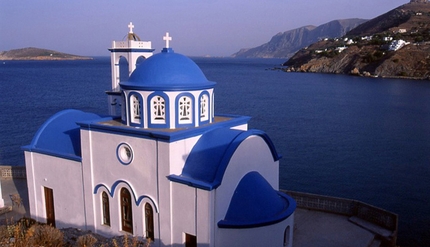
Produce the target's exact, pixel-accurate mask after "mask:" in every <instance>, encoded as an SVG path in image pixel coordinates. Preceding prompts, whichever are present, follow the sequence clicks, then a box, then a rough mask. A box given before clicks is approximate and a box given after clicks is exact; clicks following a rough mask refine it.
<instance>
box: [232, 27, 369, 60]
mask: <svg viewBox="0 0 430 247" xmlns="http://www.w3.org/2000/svg"><path fill="white" fill-rule="evenodd" d="M365 21H366V20H363V19H345V20H335V21H331V22H328V23H325V24H323V25H320V26H318V27H315V26H304V27H301V28H297V29H293V30H289V31H286V32H283V33H278V34H276V35H275V36H273V37H272V38H271V40H270V41H269V42H268V43H265V44H263V45H261V46H258V47H255V48H249V49H241V50H240V51H238V52H236V53H235V54H233V55H232V57H237V58H256V57H259V58H288V57H291V56H292V55H294V53H296V52H297V51H298V50H300V49H301V48H303V47H305V46H308V45H310V44H312V43H314V42H317V41H318V40H320V39H324V38H334V37H341V36H343V35H345V34H346V33H347V32H348V31H350V30H351V29H353V28H354V27H356V26H358V25H359V24H361V23H363V22H365Z"/></svg>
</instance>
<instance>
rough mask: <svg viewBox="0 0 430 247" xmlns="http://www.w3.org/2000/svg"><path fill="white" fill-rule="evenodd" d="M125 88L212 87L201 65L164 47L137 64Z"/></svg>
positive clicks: (182, 88) (191, 88)
mask: <svg viewBox="0 0 430 247" xmlns="http://www.w3.org/2000/svg"><path fill="white" fill-rule="evenodd" d="M120 85H121V87H122V88H123V89H135V90H198V89H207V88H212V87H213V86H214V85H215V83H214V82H211V81H208V79H206V76H205V75H204V74H203V72H202V71H201V69H200V68H199V66H197V64H196V63H195V62H194V61H193V60H191V59H190V58H188V57H186V56H184V55H181V54H177V53H174V52H173V50H172V49H171V48H168V49H166V48H164V49H163V51H162V52H161V53H158V54H156V55H153V56H151V57H149V58H148V59H147V60H145V61H143V62H142V63H141V64H139V65H138V66H137V68H136V69H135V70H134V71H133V73H132V74H131V76H130V78H129V79H128V81H125V82H121V83H120Z"/></svg>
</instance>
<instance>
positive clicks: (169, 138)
mask: <svg viewBox="0 0 430 247" xmlns="http://www.w3.org/2000/svg"><path fill="white" fill-rule="evenodd" d="M217 116H220V117H227V118H229V119H228V120H225V121H220V122H214V123H211V124H207V125H203V126H200V127H196V128H194V127H193V128H181V129H165V130H163V129H143V128H134V127H128V126H126V125H123V124H121V125H110V124H109V125H108V124H103V123H101V122H103V121H107V120H110V119H109V118H106V119H105V120H103V119H101V120H100V119H99V120H96V121H83V122H78V123H77V124H78V125H80V126H81V129H87V130H91V131H99V132H106V133H117V134H121V135H128V136H136V137H147V138H150V139H158V140H160V141H165V142H174V141H178V140H182V139H185V138H189V137H193V136H197V135H201V134H203V133H205V132H207V131H210V130H212V129H214V128H220V127H227V128H230V127H234V126H238V125H242V124H247V123H248V121H249V119H250V117H247V116H235V115H217ZM119 122H120V121H119Z"/></svg>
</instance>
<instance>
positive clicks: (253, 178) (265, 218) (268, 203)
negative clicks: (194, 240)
mask: <svg viewBox="0 0 430 247" xmlns="http://www.w3.org/2000/svg"><path fill="white" fill-rule="evenodd" d="M295 210H296V202H295V201H294V200H293V199H292V198H291V197H289V196H287V195H286V194H284V193H282V192H279V191H276V190H275V189H273V188H272V186H271V185H270V184H269V183H268V182H267V181H266V180H265V179H264V178H263V176H261V174H260V173H258V172H255V171H253V172H249V173H248V174H246V175H245V176H244V177H243V178H242V180H240V182H239V184H238V185H237V187H236V190H235V191H234V194H233V197H232V199H231V201H230V205H229V207H228V210H227V213H226V216H225V219H224V220H221V221H219V222H218V226H219V227H221V228H252V227H260V226H267V225H272V224H275V223H278V222H280V221H282V220H284V219H286V218H288V217H289V216H290V215H291V214H293V213H294V211H295Z"/></svg>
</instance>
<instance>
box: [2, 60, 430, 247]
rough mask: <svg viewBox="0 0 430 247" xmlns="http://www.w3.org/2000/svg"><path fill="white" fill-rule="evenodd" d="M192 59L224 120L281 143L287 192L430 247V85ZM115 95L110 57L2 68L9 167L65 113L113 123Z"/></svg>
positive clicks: (265, 63)
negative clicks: (365, 210)
mask: <svg viewBox="0 0 430 247" xmlns="http://www.w3.org/2000/svg"><path fill="white" fill-rule="evenodd" d="M192 59H193V60H194V61H195V62H196V63H197V64H198V65H199V66H200V68H201V69H202V71H203V72H204V74H205V75H206V77H207V78H208V79H209V80H211V81H215V82H216V83H217V85H216V87H215V94H216V97H215V114H236V115H246V116H250V117H252V118H251V120H250V122H249V127H250V128H254V129H261V130H263V131H265V132H266V133H267V134H268V135H269V136H270V137H271V138H272V141H273V142H274V144H275V146H276V148H277V150H278V152H279V153H280V154H281V155H282V159H281V160H280V188H281V189H286V190H295V191H302V192H308V193H317V194H323V195H329V196H336V197H345V198H350V199H355V200H360V201H363V202H365V203H369V204H372V205H374V206H377V207H381V208H383V209H386V210H389V211H391V212H394V213H396V214H398V215H399V233H398V242H397V243H398V244H399V245H400V246H430V81H420V80H403V79H382V78H365V77H353V76H346V75H334V74H314V73H286V72H283V71H280V70H276V69H273V68H275V67H280V64H281V63H283V62H285V61H284V60H281V59H233V58H192ZM123 74H126V73H123ZM122 79H126V78H122ZM110 87H111V71H110V58H109V57H95V58H94V59H93V60H83V61H0V109H1V110H0V130H1V131H0V165H12V166H21V165H24V154H23V151H22V150H21V147H22V146H24V145H28V144H30V143H31V141H32V138H33V136H34V134H35V133H36V131H37V130H38V128H39V127H40V126H41V125H42V124H43V123H44V121H46V120H47V119H48V118H49V117H50V116H52V115H53V114H55V113H56V112H58V111H61V110H63V109H68V108H74V109H80V110H83V111H89V112H95V113H100V114H107V96H106V94H105V91H108V90H109V89H110Z"/></svg>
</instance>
